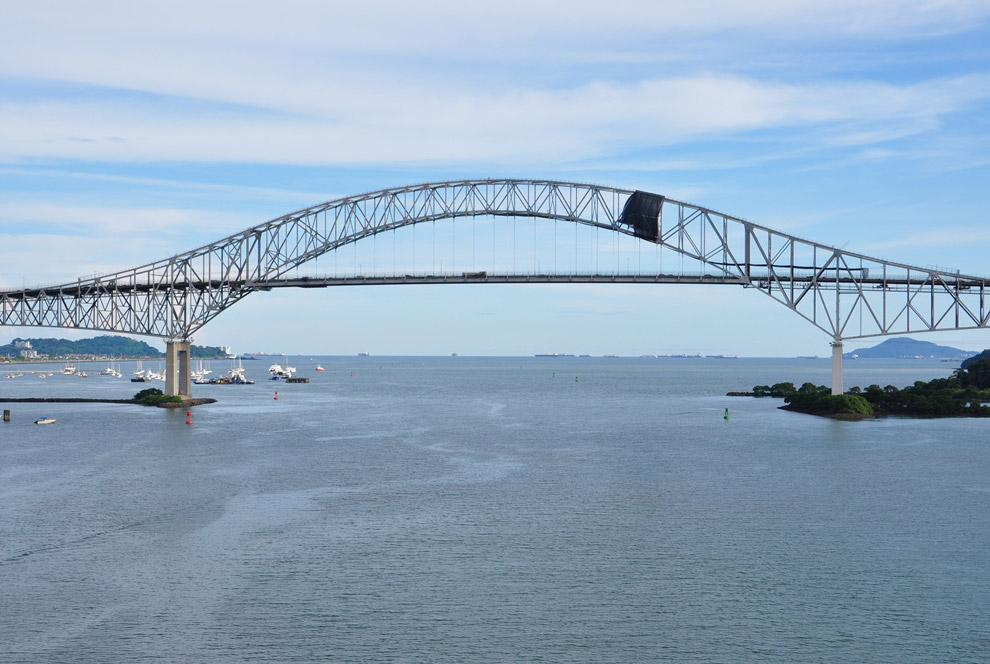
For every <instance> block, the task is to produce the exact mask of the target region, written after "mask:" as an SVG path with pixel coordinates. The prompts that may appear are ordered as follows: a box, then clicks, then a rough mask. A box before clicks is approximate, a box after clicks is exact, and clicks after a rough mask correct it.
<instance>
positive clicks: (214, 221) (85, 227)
mask: <svg viewBox="0 0 990 664" xmlns="http://www.w3.org/2000/svg"><path fill="white" fill-rule="evenodd" d="M257 222H258V220H257V219H248V218H246V217H244V216H241V215H236V214H230V213H223V212H209V211H206V210H181V209H169V208H150V207H102V206H86V205H76V204H68V203H66V204H62V203H25V202H17V203H12V202H11V203H0V228H8V229H12V228H14V227H35V226H36V225H38V224H42V225H44V226H47V227H50V228H57V229H59V230H61V231H63V232H67V233H69V234H71V235H91V234H100V235H103V236H108V237H118V238H119V236H120V235H154V236H159V237H160V236H161V235H174V234H177V233H184V234H185V233H188V231H189V229H196V230H197V231H207V232H211V233H215V234H216V235H217V236H218V237H222V236H223V235H224V234H228V233H233V232H236V231H239V230H242V229H244V228H247V227H248V226H251V225H252V224H254V223H257Z"/></svg>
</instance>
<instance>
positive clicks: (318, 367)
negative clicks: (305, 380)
mask: <svg viewBox="0 0 990 664" xmlns="http://www.w3.org/2000/svg"><path fill="white" fill-rule="evenodd" d="M316 370H317V371H326V369H324V368H323V367H321V366H320V365H319V364H317V365H316Z"/></svg>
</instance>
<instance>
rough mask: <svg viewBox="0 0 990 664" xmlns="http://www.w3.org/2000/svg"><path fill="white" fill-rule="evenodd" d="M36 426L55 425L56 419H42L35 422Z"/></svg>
mask: <svg viewBox="0 0 990 664" xmlns="http://www.w3.org/2000/svg"><path fill="white" fill-rule="evenodd" d="M34 423H35V424H55V418H54V417H42V418H40V419H37V420H35V421H34Z"/></svg>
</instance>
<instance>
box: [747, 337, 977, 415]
mask: <svg viewBox="0 0 990 664" xmlns="http://www.w3.org/2000/svg"><path fill="white" fill-rule="evenodd" d="M729 395H730V396H744V395H745V396H753V397H776V398H782V399H783V400H784V405H783V406H781V408H782V409H783V410H793V411H796V412H799V413H807V414H809V415H821V416H824V417H832V418H835V419H846V420H860V419H866V418H871V417H881V416H888V415H901V416H907V417H990V352H988V351H984V353H981V354H980V355H978V356H976V357H974V358H970V360H967V361H966V362H964V363H963V365H962V366H961V367H960V368H959V369H957V370H956V371H955V372H953V374H952V376H949V377H948V378H935V379H934V380H930V381H928V382H927V383H926V382H924V381H920V380H919V381H916V382H915V383H914V385H909V386H908V387H904V388H898V387H895V386H894V385H887V386H886V387H880V386H879V385H870V386H868V387H866V388H865V389H863V388H860V387H858V386H857V387H853V388H850V389H849V390H848V391H847V392H846V393H845V394H832V390H831V388H829V387H827V386H825V385H815V384H813V383H804V384H803V385H801V387H796V386H795V385H794V383H776V384H774V385H756V386H754V387H753V391H752V392H730V393H729Z"/></svg>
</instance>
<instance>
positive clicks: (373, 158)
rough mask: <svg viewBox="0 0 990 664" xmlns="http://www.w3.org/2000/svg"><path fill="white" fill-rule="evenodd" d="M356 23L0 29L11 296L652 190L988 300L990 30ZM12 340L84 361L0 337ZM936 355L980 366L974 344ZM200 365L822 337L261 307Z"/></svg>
mask: <svg viewBox="0 0 990 664" xmlns="http://www.w3.org/2000/svg"><path fill="white" fill-rule="evenodd" d="M357 5H358V3H347V4H346V5H344V4H343V3H316V2H313V3H307V2H284V3H279V4H278V5H277V6H276V5H273V4H271V3H261V2H210V3H199V2H170V3H167V4H166V3H162V4H156V5H151V4H150V3H125V2H119V3H118V2H93V3H88V2H44V1H41V2H33V3H6V4H5V6H4V8H3V9H2V10H0V18H2V20H0V288H17V287H20V286H21V285H22V284H27V285H34V284H38V283H54V282H58V281H63V280H71V279H75V278H76V277H78V276H82V275H87V274H93V273H96V272H109V271H113V270H116V269H122V268H127V267H131V266H134V265H137V264H140V263H144V262H147V261H150V260H154V259H157V258H162V257H165V256H168V255H171V254H173V253H178V252H181V251H183V250H186V249H190V248H192V247H194V246H199V245H201V244H204V243H206V242H209V241H211V240H214V239H218V238H220V237H223V236H226V235H228V234H230V233H233V232H236V231H238V230H241V229H243V228H246V227H248V226H250V225H253V224H256V223H260V222H262V221H265V220H267V219H270V218H272V217H276V216H279V215H281V214H283V213H285V212H288V211H291V210H296V209H300V208H303V207H307V206H310V205H313V204H316V203H319V202H322V201H325V200H330V199H333V198H336V197H339V196H344V195H348V194H353V193H358V192H363V191H370V190H376V189H380V188H385V187H389V186H397V185H406V184H414V183H419V182H427V181H434V180H440V179H448V178H451V179H460V178H473V177H523V178H527V177H532V178H555V179H561V180H574V181H580V182H596V183H601V184H606V185H614V186H619V187H627V188H639V189H644V190H647V191H653V192H657V193H661V194H665V195H667V196H670V197H673V198H676V199H679V200H685V201H689V202H692V203H697V204H701V205H705V206H708V207H711V208H715V209H718V210H723V211H725V212H728V213H730V214H733V215H736V216H740V217H744V218H747V219H750V220H753V221H756V222H758V223H762V224H765V225H768V226H771V227H773V228H777V229H779V230H781V231H784V232H789V233H793V234H796V235H799V236H801V237H805V238H809V239H813V240H816V241H819V242H823V243H826V244H830V245H835V246H839V247H843V248H846V249H849V250H852V251H858V252H863V253H867V254H870V255H875V256H878V257H880V258H886V259H890V260H898V261H902V262H906V263H911V264H916V265H922V266H927V265H939V266H944V267H951V268H955V269H959V270H962V271H963V272H966V273H972V274H988V273H990V267H988V266H987V256H988V253H990V252H988V249H990V223H988V222H990V219H988V213H987V210H988V209H990V187H988V186H987V183H988V182H990V112H988V111H990V2H986V1H977V2H952V1H947V2H911V1H893V2H871V3H862V2H852V1H845V0H836V1H832V2H801V1H797V2H778V1H773V0H768V1H763V0H756V1H754V2H749V3H736V2H723V1H705V0H701V1H698V2H693V3H664V2H622V1H617V2H611V3H601V2H582V1H577V2H573V1H572V2H567V3H553V2H525V3H523V2H513V1H509V2H502V3H499V4H498V5H497V6H493V5H477V6H476V5H475V4H474V3H441V2H419V3H400V2H372V3H362V4H361V6H357ZM15 336H65V337H72V338H75V337H79V336H89V333H86V334H83V335H79V334H72V333H69V332H67V331H62V330H42V329H27V328H3V329H0V341H7V340H9V339H10V338H13V337H15ZM924 338H926V339H927V340H930V341H934V342H936V343H945V344H950V345H957V346H960V347H964V348H970V349H974V350H977V349H982V348H986V347H990V333H988V332H982V331H975V332H974V331H970V332H960V333H951V334H950V333H942V334H937V335H928V336H926V337H924ZM195 341H196V342H197V343H205V344H230V345H232V346H233V347H234V349H235V350H239V351H242V352H243V351H249V350H266V351H272V352H289V353H334V354H335V353H340V354H351V353H353V352H357V351H361V350H368V351H371V352H373V353H375V354H448V353H450V352H453V351H457V352H459V353H461V354H465V355H466V354H522V355H526V354H530V353H534V352H544V351H549V350H555V351H560V352H574V353H593V354H603V353H619V354H628V355H637V354H643V353H683V352H691V353H694V352H701V353H705V354H713V353H731V354H740V355H765V356H776V355H783V356H786V355H799V354H820V355H826V354H827V353H828V338H827V337H826V336H825V335H824V333H822V332H820V331H818V330H817V329H816V328H814V327H812V326H811V325H809V324H808V323H806V322H804V321H802V320H801V319H799V318H798V317H797V316H795V315H794V314H792V313H791V312H789V311H788V310H787V309H785V308H784V307H783V306H781V305H779V304H777V303H775V302H773V301H771V300H770V299H769V298H767V297H765V296H762V295H760V294H759V293H755V292H753V291H744V290H742V289H732V288H699V287H662V286H650V287H647V286H515V287H508V286H505V287H503V286H498V287H495V286H492V287H481V286H459V287H453V286H448V287H416V288H409V287H402V288H396V287H391V288H389V287H378V288H347V289H326V290H320V291H310V290H307V291H300V292H294V291H283V292H276V293H270V294H257V295H252V296H251V297H249V298H247V299H246V300H244V301H243V302H242V303H240V304H238V305H237V306H235V307H234V308H232V309H231V310H229V311H227V312H225V313H224V315H222V316H221V317H220V318H218V319H217V320H216V321H214V322H212V323H210V324H209V325H208V326H207V327H205V328H204V329H203V330H201V331H200V332H199V333H198V334H197V336H196V339H195ZM877 341H879V340H877ZM869 343H872V342H868V343H867V344H863V345H869Z"/></svg>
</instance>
